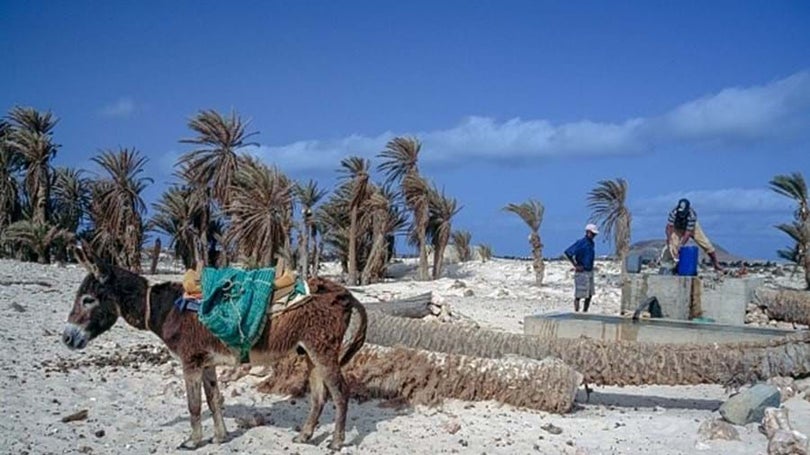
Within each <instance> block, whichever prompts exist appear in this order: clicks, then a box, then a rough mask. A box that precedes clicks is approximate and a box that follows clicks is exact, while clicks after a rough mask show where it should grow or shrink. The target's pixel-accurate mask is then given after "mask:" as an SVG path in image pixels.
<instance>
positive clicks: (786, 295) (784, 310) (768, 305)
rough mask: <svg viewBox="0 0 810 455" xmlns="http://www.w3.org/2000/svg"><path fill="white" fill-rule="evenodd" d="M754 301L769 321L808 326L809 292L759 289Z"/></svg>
mask: <svg viewBox="0 0 810 455" xmlns="http://www.w3.org/2000/svg"><path fill="white" fill-rule="evenodd" d="M755 300H756V303H757V305H759V306H761V307H764V308H765V311H766V312H767V313H768V317H770V318H771V319H776V320H778V321H784V322H792V323H795V324H803V325H810V292H807V291H794V290H790V289H780V290H776V289H765V288H760V289H757V291H756V297H755Z"/></svg>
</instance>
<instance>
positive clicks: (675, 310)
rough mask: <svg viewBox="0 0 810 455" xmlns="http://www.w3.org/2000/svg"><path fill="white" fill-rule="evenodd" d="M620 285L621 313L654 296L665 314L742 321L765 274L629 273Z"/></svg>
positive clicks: (683, 318) (677, 317)
mask: <svg viewBox="0 0 810 455" xmlns="http://www.w3.org/2000/svg"><path fill="white" fill-rule="evenodd" d="M628 278H629V279H628V281H627V282H626V283H625V284H624V286H623V287H622V306H621V309H622V313H623V314H627V313H630V314H632V313H633V312H634V311H635V310H636V308H637V307H638V305H639V304H640V303H641V302H643V301H645V300H646V299H647V298H648V297H651V296H655V297H657V298H658V303H659V304H660V305H661V310H662V312H663V313H664V317H665V318H670V319H681V320H688V319H692V318H694V317H698V316H702V317H706V318H711V319H714V321H715V322H717V323H719V324H732V325H743V324H744V323H745V308H746V306H747V305H748V303H749V302H751V301H752V299H753V295H754V291H755V290H756V288H757V287H759V286H762V285H763V284H764V282H765V280H764V278H753V277H746V278H729V277H721V278H711V277H683V276H673V275H649V274H630V275H628Z"/></svg>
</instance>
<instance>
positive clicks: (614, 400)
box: [575, 390, 723, 411]
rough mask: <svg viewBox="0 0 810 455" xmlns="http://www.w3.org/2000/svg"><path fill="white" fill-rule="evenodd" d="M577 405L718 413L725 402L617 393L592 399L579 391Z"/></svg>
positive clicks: (601, 393) (595, 393) (592, 396)
mask: <svg viewBox="0 0 810 455" xmlns="http://www.w3.org/2000/svg"><path fill="white" fill-rule="evenodd" d="M575 403H576V405H577V407H578V408H579V409H583V408H584V406H594V405H596V406H599V405H601V406H613V407H617V408H654V407H656V406H660V407H662V408H664V409H693V410H699V411H716V410H717V409H718V408H719V407H720V405H721V404H723V402H722V401H721V400H710V399H702V398H672V397H661V396H655V395H639V394H628V393H616V392H599V391H596V390H594V391H592V392H591V396H590V399H588V396H587V394H586V393H585V391H584V390H578V391H577V396H576V400H575Z"/></svg>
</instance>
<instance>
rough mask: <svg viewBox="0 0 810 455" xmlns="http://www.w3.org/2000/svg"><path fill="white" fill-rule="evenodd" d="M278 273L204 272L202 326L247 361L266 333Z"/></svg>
mask: <svg viewBox="0 0 810 455" xmlns="http://www.w3.org/2000/svg"><path fill="white" fill-rule="evenodd" d="M275 276H276V273H275V269H272V268H264V269H256V270H240V269H234V268H227V267H226V268H221V269H218V268H213V267H206V268H204V269H203V271H202V276H201V282H202V291H203V299H202V302H201V303H200V310H199V312H198V317H199V319H200V322H201V323H202V324H203V325H204V326H205V327H206V328H208V330H210V331H211V332H212V333H213V334H214V335H216V336H217V337H218V338H219V339H220V340H222V342H224V343H225V344H227V345H228V346H229V347H231V348H232V349H235V350H236V351H238V352H239V355H240V358H241V361H242V362H246V361H247V360H248V354H249V353H250V348H251V347H252V346H253V344H254V343H255V342H256V340H257V339H258V337H259V335H261V333H262V331H263V330H264V324H265V322H266V320H267V305H268V303H269V300H270V296H271V295H272V294H273V280H274V279H275Z"/></svg>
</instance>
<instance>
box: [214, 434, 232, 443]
mask: <svg viewBox="0 0 810 455" xmlns="http://www.w3.org/2000/svg"><path fill="white" fill-rule="evenodd" d="M230 439H231V438H229V437H228V435H227V434H226V435H225V436H214V437H213V438H211V442H212V443H214V444H224V443H226V442H228V441H229V440H230Z"/></svg>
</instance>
